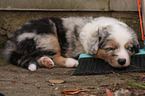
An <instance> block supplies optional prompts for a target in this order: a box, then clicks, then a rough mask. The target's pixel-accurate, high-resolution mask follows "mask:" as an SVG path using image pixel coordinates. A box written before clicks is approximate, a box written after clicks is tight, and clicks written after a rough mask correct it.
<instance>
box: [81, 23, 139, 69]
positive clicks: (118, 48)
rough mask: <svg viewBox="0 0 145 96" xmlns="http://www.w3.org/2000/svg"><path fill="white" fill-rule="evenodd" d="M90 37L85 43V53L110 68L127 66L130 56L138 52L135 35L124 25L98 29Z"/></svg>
mask: <svg viewBox="0 0 145 96" xmlns="http://www.w3.org/2000/svg"><path fill="white" fill-rule="evenodd" d="M90 33H91V32H90ZM92 33H93V32H92ZM90 36H91V37H88V38H90V39H87V40H88V42H87V41H86V42H87V44H88V46H87V48H88V49H87V52H88V53H89V54H92V55H94V56H95V57H96V58H101V59H103V60H104V61H106V62H108V63H109V64H110V65H111V66H112V67H116V68H122V67H127V66H129V65H130V59H131V56H132V55H133V54H134V53H136V52H138V51H139V43H138V40H137V36H136V34H135V33H134V31H133V30H132V29H131V28H129V27H128V26H127V25H126V24H124V23H123V24H118V23H116V24H110V25H107V26H103V27H102V26H101V27H100V28H99V27H98V28H97V31H95V33H93V35H90ZM84 44H85V43H84ZM87 44H86V45H87Z"/></svg>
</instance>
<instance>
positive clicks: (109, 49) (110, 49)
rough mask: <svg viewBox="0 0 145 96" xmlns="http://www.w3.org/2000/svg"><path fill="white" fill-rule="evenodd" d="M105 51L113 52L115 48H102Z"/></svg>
mask: <svg viewBox="0 0 145 96" xmlns="http://www.w3.org/2000/svg"><path fill="white" fill-rule="evenodd" d="M104 49H105V50H106V51H113V50H115V49H116V48H112V47H108V48H104Z"/></svg>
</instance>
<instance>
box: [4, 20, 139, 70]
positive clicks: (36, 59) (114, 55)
mask: <svg viewBox="0 0 145 96" xmlns="http://www.w3.org/2000/svg"><path fill="white" fill-rule="evenodd" d="M138 51H139V43H138V40H137V36H136V34H135V33H134V31H133V30H132V29H131V28H130V27H128V26H127V25H126V24H125V23H123V22H121V21H118V20H116V19H114V18H110V17H98V18H92V17H89V18H85V17H84V18H79V17H70V18H40V19H34V20H31V21H28V22H26V23H25V24H24V25H23V26H21V27H20V28H19V29H18V30H17V31H16V32H15V33H14V35H13V36H12V37H11V38H10V40H9V41H8V42H7V44H6V48H5V51H4V54H5V57H6V60H7V61H9V62H10V63H12V64H15V65H18V66H21V67H25V68H28V66H29V65H30V64H31V63H32V62H33V63H35V64H36V65H40V66H41V65H42V64H41V63H42V61H43V58H44V57H47V58H48V59H47V60H48V61H49V59H52V61H51V62H53V61H54V63H55V64H56V65H57V66H61V67H77V65H78V61H77V60H76V59H74V58H76V57H78V56H79V54H81V53H88V54H92V55H94V56H95V57H97V58H101V59H104V60H105V61H106V62H108V63H109V64H110V65H111V66H113V67H119V68H121V67H126V66H128V65H129V64H130V57H131V56H132V55H133V54H134V53H135V52H138ZM46 67H47V66H46Z"/></svg>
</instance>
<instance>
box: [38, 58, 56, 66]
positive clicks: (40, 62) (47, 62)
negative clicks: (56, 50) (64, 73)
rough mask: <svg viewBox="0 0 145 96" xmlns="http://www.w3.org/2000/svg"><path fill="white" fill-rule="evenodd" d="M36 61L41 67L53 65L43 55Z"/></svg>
mask: <svg viewBox="0 0 145 96" xmlns="http://www.w3.org/2000/svg"><path fill="white" fill-rule="evenodd" d="M38 63H39V64H40V66H42V67H47V68H52V67H54V66H55V65H54V62H53V61H52V60H51V59H50V58H49V57H47V56H43V57H41V58H40V59H39V60H38Z"/></svg>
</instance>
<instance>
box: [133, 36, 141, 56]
mask: <svg viewBox="0 0 145 96" xmlns="http://www.w3.org/2000/svg"><path fill="white" fill-rule="evenodd" d="M133 47H134V49H135V53H138V52H139V49H140V45H139V42H138V39H137V36H134V37H133Z"/></svg>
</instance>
